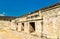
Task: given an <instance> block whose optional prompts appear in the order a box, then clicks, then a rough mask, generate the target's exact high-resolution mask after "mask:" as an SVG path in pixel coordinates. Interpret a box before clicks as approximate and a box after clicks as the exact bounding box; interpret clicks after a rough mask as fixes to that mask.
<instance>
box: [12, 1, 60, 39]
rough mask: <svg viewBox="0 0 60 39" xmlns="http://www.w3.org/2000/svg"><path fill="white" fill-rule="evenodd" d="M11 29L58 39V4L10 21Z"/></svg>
mask: <svg viewBox="0 0 60 39" xmlns="http://www.w3.org/2000/svg"><path fill="white" fill-rule="evenodd" d="M11 27H12V28H11V29H13V30H16V31H19V32H24V33H28V34H36V35H38V36H40V37H46V38H51V39H60V2H59V3H56V4H54V5H51V6H48V7H46V8H42V9H40V10H37V11H34V12H31V13H29V14H26V15H24V16H21V17H18V18H16V19H14V20H12V22H11Z"/></svg>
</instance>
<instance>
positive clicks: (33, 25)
mask: <svg viewBox="0 0 60 39" xmlns="http://www.w3.org/2000/svg"><path fill="white" fill-rule="evenodd" d="M30 25H31V26H32V28H33V29H34V31H35V22H30Z"/></svg>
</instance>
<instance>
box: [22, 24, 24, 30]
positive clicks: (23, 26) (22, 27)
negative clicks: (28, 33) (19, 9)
mask: <svg viewBox="0 0 60 39" xmlns="http://www.w3.org/2000/svg"><path fill="white" fill-rule="evenodd" d="M21 25H22V31H24V23H21Z"/></svg>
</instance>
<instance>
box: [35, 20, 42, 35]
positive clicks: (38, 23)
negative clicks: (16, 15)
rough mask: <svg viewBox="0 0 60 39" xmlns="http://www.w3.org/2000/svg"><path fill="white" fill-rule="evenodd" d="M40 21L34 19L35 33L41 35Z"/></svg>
mask: <svg viewBox="0 0 60 39" xmlns="http://www.w3.org/2000/svg"><path fill="white" fill-rule="evenodd" d="M41 27H42V25H41V21H40V20H39V21H36V22H35V32H36V33H37V35H39V36H41Z"/></svg>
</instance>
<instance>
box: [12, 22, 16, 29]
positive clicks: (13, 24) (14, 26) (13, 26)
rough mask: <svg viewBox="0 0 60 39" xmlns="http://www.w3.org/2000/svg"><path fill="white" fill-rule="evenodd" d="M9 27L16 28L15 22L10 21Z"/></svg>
mask: <svg viewBox="0 0 60 39" xmlns="http://www.w3.org/2000/svg"><path fill="white" fill-rule="evenodd" d="M11 29H12V30H16V24H15V23H13V22H11Z"/></svg>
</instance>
